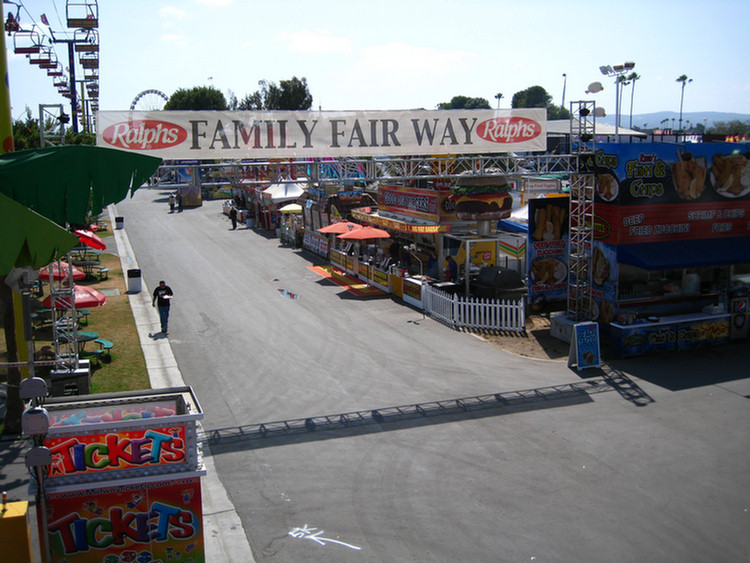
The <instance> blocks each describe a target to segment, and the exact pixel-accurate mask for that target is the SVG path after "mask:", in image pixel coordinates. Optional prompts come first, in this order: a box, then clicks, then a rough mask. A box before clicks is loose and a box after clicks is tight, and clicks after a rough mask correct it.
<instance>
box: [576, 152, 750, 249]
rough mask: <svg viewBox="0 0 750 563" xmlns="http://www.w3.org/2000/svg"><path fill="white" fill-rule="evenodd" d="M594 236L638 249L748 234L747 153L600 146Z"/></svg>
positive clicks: (594, 159)
mask: <svg viewBox="0 0 750 563" xmlns="http://www.w3.org/2000/svg"><path fill="white" fill-rule="evenodd" d="M585 164H586V167H587V169H588V170H590V171H592V172H593V173H594V175H595V187H596V195H595V197H596V218H595V225H594V229H595V237H596V238H597V239H598V240H601V241H603V242H606V243H609V244H636V243H644V242H661V241H675V240H694V239H708V238H722V237H738V236H750V148H748V146H747V145H742V144H737V143H700V144H671V143H633V144H606V143H605V144H598V145H597V150H596V152H595V153H594V154H593V155H592V156H591V157H590V158H589V159H588V160H587V162H586V163H585Z"/></svg>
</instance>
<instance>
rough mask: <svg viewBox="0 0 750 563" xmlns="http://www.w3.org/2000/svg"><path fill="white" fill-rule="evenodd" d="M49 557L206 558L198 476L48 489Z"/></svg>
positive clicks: (63, 562) (76, 562)
mask: <svg viewBox="0 0 750 563" xmlns="http://www.w3.org/2000/svg"><path fill="white" fill-rule="evenodd" d="M47 514H48V518H47V529H48V538H49V546H50V553H51V559H50V561H51V563H84V562H85V563H89V562H92V561H96V562H97V563H125V562H132V563H137V562H151V563H155V562H166V561H181V562H188V561H189V562H192V563H203V562H204V561H205V554H204V545H203V510H202V504H201V483H200V478H198V477H192V478H187V479H169V480H165V481H156V482H142V483H131V484H128V485H117V484H113V485H112V486H108V487H102V488H95V489H88V488H87V489H73V490H69V491H63V492H51V493H48V494H47Z"/></svg>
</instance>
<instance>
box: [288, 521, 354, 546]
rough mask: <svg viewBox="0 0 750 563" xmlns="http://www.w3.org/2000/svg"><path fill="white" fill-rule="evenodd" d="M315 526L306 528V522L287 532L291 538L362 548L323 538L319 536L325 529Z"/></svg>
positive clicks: (321, 543)
mask: <svg viewBox="0 0 750 563" xmlns="http://www.w3.org/2000/svg"><path fill="white" fill-rule="evenodd" d="M316 530H317V528H308V527H307V524H305V525H304V526H302V527H301V528H294V529H292V530H291V531H290V532H289V535H290V536H292V537H293V538H297V539H301V540H312V541H314V542H315V543H318V544H320V545H325V544H326V542H330V543H337V544H339V545H343V546H344V547H348V548H349V549H354V550H356V551H360V550H361V549H362V548H361V547H357V546H356V545H351V544H348V543H344V542H342V541H339V540H333V539H331V538H323V537H321V534H325V530H320V531H316Z"/></svg>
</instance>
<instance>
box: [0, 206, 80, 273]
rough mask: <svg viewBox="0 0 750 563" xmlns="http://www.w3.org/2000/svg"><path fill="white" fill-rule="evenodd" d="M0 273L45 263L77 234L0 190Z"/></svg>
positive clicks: (75, 241)
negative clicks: (1, 192) (0, 192)
mask: <svg viewBox="0 0 750 563" xmlns="http://www.w3.org/2000/svg"><path fill="white" fill-rule="evenodd" d="M0 241H2V242H0V276H4V275H6V274H7V273H9V272H10V271H11V270H12V269H13V268H16V267H19V268H21V267H23V266H31V267H32V268H34V269H37V268H41V267H42V266H46V265H47V264H49V263H50V262H52V261H53V260H55V259H57V258H59V257H60V256H62V255H64V254H65V253H66V252H68V250H70V249H71V248H73V247H74V246H75V245H76V244H78V237H76V236H75V235H74V234H73V233H71V232H70V231H66V230H65V229H63V228H62V227H60V226H59V225H56V224H55V223H53V222H52V221H50V220H49V219H46V218H44V217H42V216H41V215H39V214H38V213H35V212H33V211H31V210H29V209H26V208H25V207H24V206H23V205H21V204H20V203H16V202H15V201H13V200H12V199H10V198H8V197H6V196H4V195H2V194H0Z"/></svg>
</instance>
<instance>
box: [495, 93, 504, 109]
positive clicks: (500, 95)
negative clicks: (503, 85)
mask: <svg viewBox="0 0 750 563" xmlns="http://www.w3.org/2000/svg"><path fill="white" fill-rule="evenodd" d="M495 99H496V100H497V109H500V100H502V99H503V95H502V93H501V92H498V93H497V94H495Z"/></svg>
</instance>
